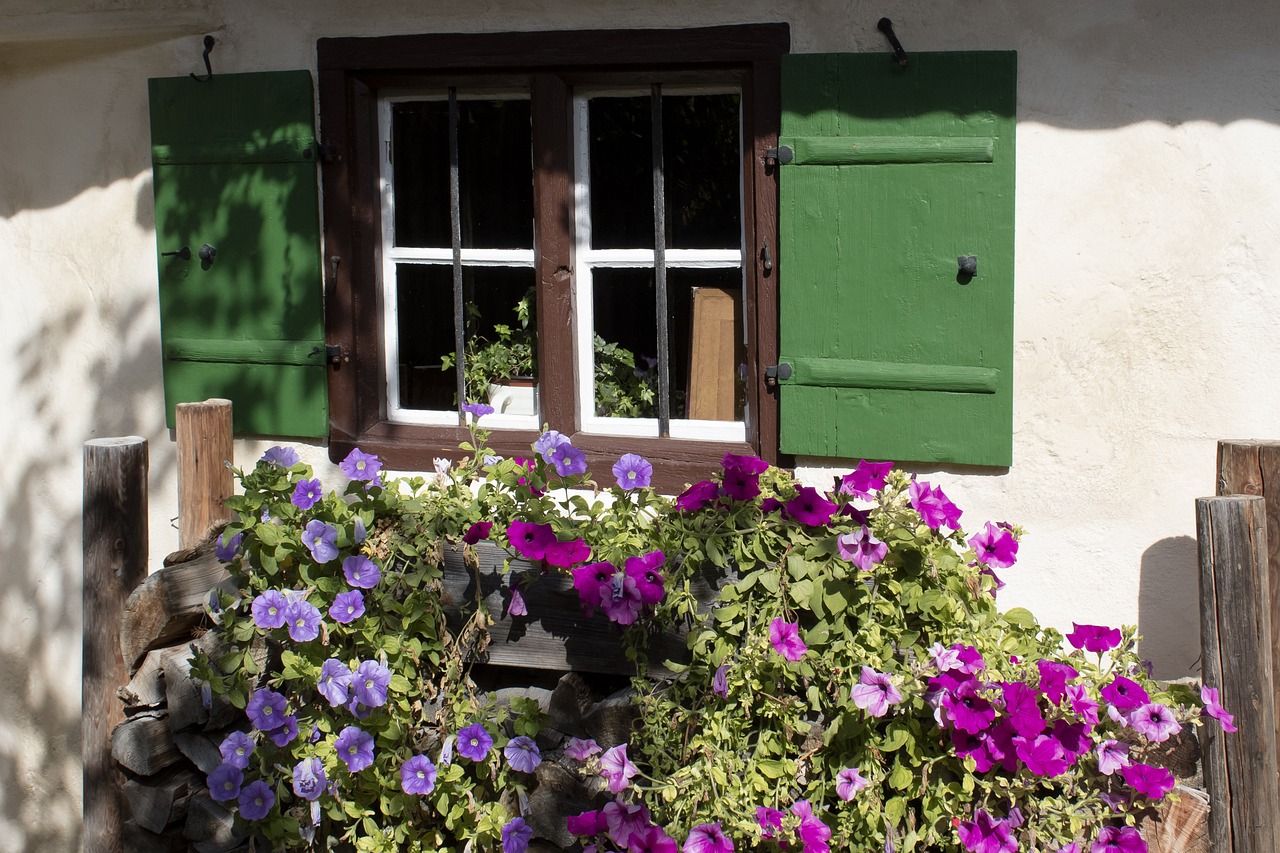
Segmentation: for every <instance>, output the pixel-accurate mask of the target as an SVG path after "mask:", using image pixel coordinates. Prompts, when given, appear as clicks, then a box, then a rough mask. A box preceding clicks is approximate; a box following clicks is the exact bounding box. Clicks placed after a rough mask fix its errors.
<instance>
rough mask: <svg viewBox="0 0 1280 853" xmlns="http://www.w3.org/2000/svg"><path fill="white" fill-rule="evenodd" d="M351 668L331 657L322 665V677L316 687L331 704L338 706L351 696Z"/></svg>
mask: <svg viewBox="0 0 1280 853" xmlns="http://www.w3.org/2000/svg"><path fill="white" fill-rule="evenodd" d="M351 678H352V675H351V668H350V667H348V666H347V665H346V664H345V663H343V662H342V661H339V660H334V659H333V658H330V659H329V660H327V661H325V662H324V663H323V664H322V665H321V667H320V678H319V680H318V681H317V683H316V689H317V690H318V691H320V695H321V696H323V697H324V698H325V699H326V700H328V702H329V704H330V705H331V706H332V707H334V708H338V707H341V706H343V705H345V704H346V703H347V700H348V699H350V698H351Z"/></svg>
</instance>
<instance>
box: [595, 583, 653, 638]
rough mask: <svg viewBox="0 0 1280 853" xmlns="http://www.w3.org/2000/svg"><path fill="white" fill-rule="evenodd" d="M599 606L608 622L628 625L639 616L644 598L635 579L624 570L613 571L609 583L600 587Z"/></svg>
mask: <svg viewBox="0 0 1280 853" xmlns="http://www.w3.org/2000/svg"><path fill="white" fill-rule="evenodd" d="M600 608H601V609H602V610H604V613H605V615H606V616H608V617H609V621H610V622H616V623H618V624H619V625H630V624H631V623H633V622H635V621H636V619H637V618H638V617H639V616H640V611H641V610H642V609H643V608H644V599H642V598H641V597H640V587H639V585H637V584H636V579H635V578H633V577H631V576H630V575H628V574H627V573H626V572H615V573H614V575H613V577H612V578H610V581H609V585H608V586H605V587H601V588H600Z"/></svg>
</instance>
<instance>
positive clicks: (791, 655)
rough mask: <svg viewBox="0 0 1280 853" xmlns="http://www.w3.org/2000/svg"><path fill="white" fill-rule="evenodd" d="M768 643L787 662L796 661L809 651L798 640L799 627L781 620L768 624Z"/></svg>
mask: <svg viewBox="0 0 1280 853" xmlns="http://www.w3.org/2000/svg"><path fill="white" fill-rule="evenodd" d="M769 642H770V643H771V644H772V645H773V650H774V651H775V652H777V653H778V654H780V655H782V656H783V657H784V658H786V659H787V660H789V661H798V660H800V658H802V657H804V653H805V652H807V651H809V647H808V646H806V645H805V644H804V640H802V639H800V626H799V624H798V623H796V622H784V621H783V620H782V619H781V618H777V619H774V620H773V621H772V622H770V623H769Z"/></svg>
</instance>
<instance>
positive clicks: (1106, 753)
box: [1096, 740, 1129, 776]
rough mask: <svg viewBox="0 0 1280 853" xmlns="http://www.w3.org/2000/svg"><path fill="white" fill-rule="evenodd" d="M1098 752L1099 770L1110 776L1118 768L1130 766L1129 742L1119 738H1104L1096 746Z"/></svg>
mask: <svg viewBox="0 0 1280 853" xmlns="http://www.w3.org/2000/svg"><path fill="white" fill-rule="evenodd" d="M1096 752H1097V754H1098V772H1099V773H1101V774H1103V775H1104V776H1110V775H1111V774H1112V773H1115V772H1116V771H1117V770H1120V769H1122V768H1124V767H1128V766H1129V744H1127V743H1122V742H1120V741H1117V740H1104V741H1103V742H1102V743H1100V744H1098V746H1097V748H1096Z"/></svg>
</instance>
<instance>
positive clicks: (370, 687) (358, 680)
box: [351, 660, 391, 708]
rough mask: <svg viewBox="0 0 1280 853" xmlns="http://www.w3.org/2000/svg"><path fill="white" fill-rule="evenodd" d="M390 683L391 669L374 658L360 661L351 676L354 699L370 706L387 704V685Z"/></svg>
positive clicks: (378, 706)
mask: <svg viewBox="0 0 1280 853" xmlns="http://www.w3.org/2000/svg"><path fill="white" fill-rule="evenodd" d="M390 684H391V670H389V669H387V668H386V667H385V666H383V665H382V664H380V663H378V662H377V661H376V660H365V661H360V665H359V666H357V667H356V672H355V675H354V676H352V678H351V687H352V690H353V692H354V695H355V698H356V701H358V702H359V703H360V704H362V705H368V706H369V707H370V708H380V707H382V706H383V705H385V704H387V687H388V686H390Z"/></svg>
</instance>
